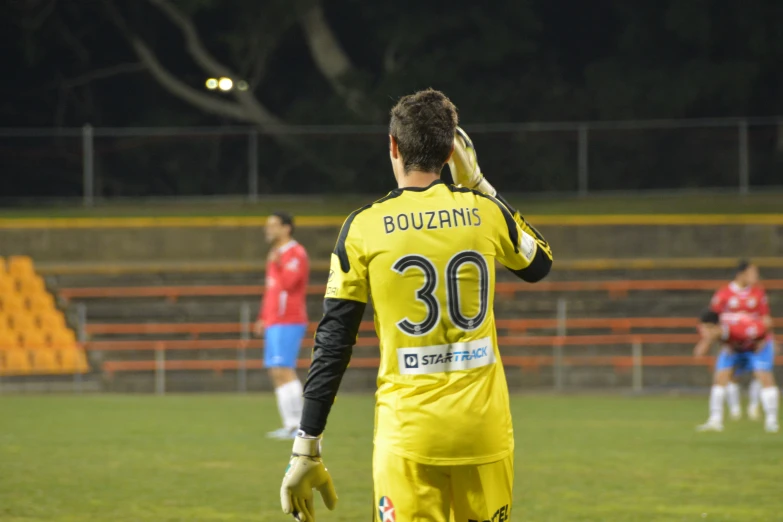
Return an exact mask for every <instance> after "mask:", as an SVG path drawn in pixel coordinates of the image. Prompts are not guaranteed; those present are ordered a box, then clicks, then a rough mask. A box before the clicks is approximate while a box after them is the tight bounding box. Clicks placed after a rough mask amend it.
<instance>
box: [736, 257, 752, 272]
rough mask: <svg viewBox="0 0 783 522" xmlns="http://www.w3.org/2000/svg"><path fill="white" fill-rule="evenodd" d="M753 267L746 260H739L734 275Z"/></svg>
mask: <svg viewBox="0 0 783 522" xmlns="http://www.w3.org/2000/svg"><path fill="white" fill-rule="evenodd" d="M752 265H753V263H751V262H750V260H748V259H740V260H739V262H738V263H737V268H736V270H735V271H734V273H735V274H737V275H738V274H741V273H743V272H744V271H745V270H747V269H748V268H750V267H751V266H752Z"/></svg>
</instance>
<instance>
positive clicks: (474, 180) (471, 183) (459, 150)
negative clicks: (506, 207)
mask: <svg viewBox="0 0 783 522" xmlns="http://www.w3.org/2000/svg"><path fill="white" fill-rule="evenodd" d="M449 169H450V170H451V178H452V179H453V180H454V184H455V185H461V186H463V187H467V188H471V189H476V190H478V191H480V192H483V193H484V194H489V195H490V196H495V195H497V191H496V190H495V187H493V186H492V185H490V184H489V182H488V181H487V179H486V178H485V177H484V174H482V173H481V168H480V167H479V164H478V159H477V157H476V149H475V148H473V142H472V141H470V137H469V136H468V134H467V133H466V132H465V131H464V130H462V129H461V128H460V127H457V132H456V133H455V134H454V153H453V154H452V155H451V158H450V159H449Z"/></svg>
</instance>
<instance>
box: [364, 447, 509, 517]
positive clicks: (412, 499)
mask: <svg viewBox="0 0 783 522" xmlns="http://www.w3.org/2000/svg"><path fill="white" fill-rule="evenodd" d="M372 465H373V493H374V497H375V514H374V518H373V520H374V521H376V522H419V521H425V520H426V521H427V522H507V521H508V520H510V516H511V499H512V496H511V495H512V493H511V490H512V486H513V484H514V456H513V455H510V456H508V457H506V458H505V459H503V460H500V461H497V462H492V463H489V464H481V465H467V466H430V465H426V464H419V463H416V462H412V461H410V460H407V459H404V458H402V457H398V456H397V455H394V454H392V453H388V452H385V451H377V450H376V451H375V453H374V454H373V463H372Z"/></svg>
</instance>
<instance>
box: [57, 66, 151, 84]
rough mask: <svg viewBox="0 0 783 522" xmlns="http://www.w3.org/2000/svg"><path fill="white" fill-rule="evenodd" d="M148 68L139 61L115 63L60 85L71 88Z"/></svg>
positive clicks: (64, 81)
mask: <svg viewBox="0 0 783 522" xmlns="http://www.w3.org/2000/svg"><path fill="white" fill-rule="evenodd" d="M146 68H147V66H146V65H145V64H143V63H139V62H133V63H121V64H118V65H113V66H111V67H106V68H104V69H98V70H95V71H92V72H89V73H87V74H83V75H81V76H76V77H75V78H70V79H67V80H63V81H62V82H61V83H60V86H61V87H63V88H65V89H71V88H73V87H79V86H80V85H84V84H86V83H90V82H93V81H95V80H104V79H106V78H111V77H113V76H120V75H122V74H133V73H137V72H142V71H144V70H145V69H146Z"/></svg>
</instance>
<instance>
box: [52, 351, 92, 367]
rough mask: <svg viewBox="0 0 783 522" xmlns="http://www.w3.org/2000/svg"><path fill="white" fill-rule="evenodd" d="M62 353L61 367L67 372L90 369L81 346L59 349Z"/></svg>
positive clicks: (60, 353)
mask: <svg viewBox="0 0 783 522" xmlns="http://www.w3.org/2000/svg"><path fill="white" fill-rule="evenodd" d="M58 353H59V355H60V368H62V371H63V372H66V373H84V372H86V371H88V370H89V369H90V367H89V365H88V364H87V357H86V356H85V354H84V350H82V349H81V348H67V349H64V350H58Z"/></svg>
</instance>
